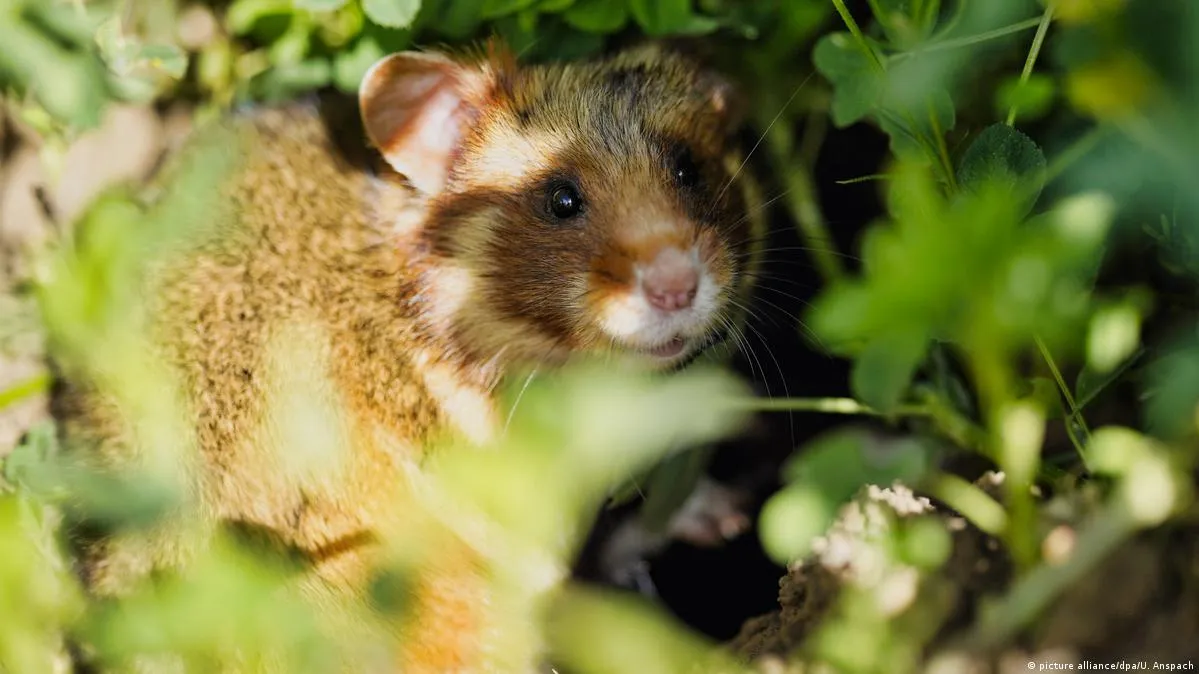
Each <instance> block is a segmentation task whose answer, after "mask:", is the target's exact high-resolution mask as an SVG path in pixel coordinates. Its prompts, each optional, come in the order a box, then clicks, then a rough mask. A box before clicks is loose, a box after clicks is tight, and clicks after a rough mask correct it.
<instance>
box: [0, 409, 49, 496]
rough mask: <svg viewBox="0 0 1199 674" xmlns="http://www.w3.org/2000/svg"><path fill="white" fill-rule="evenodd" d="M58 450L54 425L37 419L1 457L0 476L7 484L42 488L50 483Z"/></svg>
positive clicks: (35, 488)
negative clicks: (17, 443)
mask: <svg viewBox="0 0 1199 674" xmlns="http://www.w3.org/2000/svg"><path fill="white" fill-rule="evenodd" d="M58 453H59V446H58V434H57V432H56V430H55V427H54V424H53V423H52V422H41V423H39V424H37V425H36V426H34V427H33V428H31V429H29V432H28V433H26V434H25V438H24V439H22V440H21V443H20V444H19V445H17V446H16V447H14V448H13V450H12V452H10V453H9V454H8V456H6V457H4V461H3V463H0V477H3V478H4V481H5V482H7V483H8V484H10V485H14V486H19V487H24V488H26V489H29V490H30V491H35V492H40V491H44V490H45V489H47V488H48V487H49V486H51V484H52V480H53V476H54V474H55V470H56V467H55V464H54V461H55V459H56V457H57V456H58Z"/></svg>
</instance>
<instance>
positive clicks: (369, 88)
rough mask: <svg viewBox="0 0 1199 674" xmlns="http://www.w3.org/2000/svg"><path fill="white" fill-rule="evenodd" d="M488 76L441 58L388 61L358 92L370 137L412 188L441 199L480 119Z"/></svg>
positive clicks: (420, 55) (403, 55)
mask: <svg viewBox="0 0 1199 674" xmlns="http://www.w3.org/2000/svg"><path fill="white" fill-rule="evenodd" d="M485 77H486V76H485V74H484V72H483V71H482V70H480V69H479V68H477V67H473V66H467V65H462V64H460V63H457V62H455V61H452V60H451V59H449V58H447V57H445V56H442V55H441V54H436V53H431V52H412V51H409V52H400V53H398V54H392V55H391V56H387V57H385V58H383V59H382V60H380V61H379V62H378V63H376V64H375V65H373V66H371V68H370V70H368V71H367V73H366V76H365V77H364V78H363V79H362V86H361V87H360V88H359V90H358V104H359V108H360V110H361V114H362V122H363V126H364V127H365V129H366V134H367V136H368V137H369V138H370V141H371V143H372V144H373V145H374V146H375V147H377V148H378V149H379V151H380V152H381V153H382V154H383V158H384V159H385V160H387V163H388V164H390V165H391V167H392V168H394V169H395V170H396V171H398V172H399V173H400V174H402V175H403V176H404V177H406V178H407V179H408V182H409V183H411V184H412V186H413V187H415V188H416V189H418V190H420V191H421V192H424V193H426V194H436V193H438V192H440V191H441V190H442V188H444V187H445V182H446V178H447V177H448V176H449V172H450V165H451V162H452V161H453V157H454V154H455V153H456V152H457V150H458V148H459V146H460V144H461V142H462V138H463V136H464V131H465V129H466V127H467V125H469V124H470V123H471V121H472V120H473V119H474V118H475V116H476V115H477V112H478V104H479V103H478V102H479V101H481V100H482V96H481V92H482V90H483V88H484V86H485V84H486V83H485V81H484V80H485Z"/></svg>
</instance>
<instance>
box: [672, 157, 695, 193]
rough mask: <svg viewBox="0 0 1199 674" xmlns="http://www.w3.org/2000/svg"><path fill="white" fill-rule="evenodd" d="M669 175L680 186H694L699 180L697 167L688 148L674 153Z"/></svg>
mask: <svg viewBox="0 0 1199 674" xmlns="http://www.w3.org/2000/svg"><path fill="white" fill-rule="evenodd" d="M671 175H672V176H673V177H674V181H675V182H676V183H678V184H679V186H681V187H694V186H695V185H696V184H697V183H698V182H699V167H697V166H696V165H695V159H694V158H693V157H692V156H691V152H690V151H689V150H687V149H682V150H680V151H679V152H678V153H676V154H675V158H674V167H673V168H672V169H671Z"/></svg>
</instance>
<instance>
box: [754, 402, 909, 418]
mask: <svg viewBox="0 0 1199 674" xmlns="http://www.w3.org/2000/svg"><path fill="white" fill-rule="evenodd" d="M737 404H738V405H739V406H741V407H745V408H749V409H752V410H755V411H758V412H821V413H826V414H858V415H862V416H870V417H885V416H900V417H903V416H908V417H911V416H931V415H932V411H931V410H930V409H929V408H928V407H927V406H925V405H900V406H899V407H897V408H896V409H895V411H894V412H892V413H890V414H885V413H883V412H880V411H878V410H876V409H874V408H873V407H870V406H868V405H863V404H862V403H860V402H858V401H856V400H854V399H853V398H768V399H760V398H751V399H749V400H748V401H747V400H745V399H739V400H738V401H737Z"/></svg>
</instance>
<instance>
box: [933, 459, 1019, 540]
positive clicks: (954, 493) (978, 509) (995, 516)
mask: <svg viewBox="0 0 1199 674" xmlns="http://www.w3.org/2000/svg"><path fill="white" fill-rule="evenodd" d="M925 490H926V491H927V492H928V493H929V495H931V496H932V497H933V498H935V499H937V500H938V501H941V502H943V503H944V504H945V505H947V506H949V507H950V508H952V509H953V510H954V511H956V512H957V513H958V514H960V515H961V516H963V517H965V518H966V519H968V520H970V522H971V523H972V524H974V526H976V527H978V528H979V530H980V531H982V532H984V533H988V534H990V535H992V536H996V537H998V536H1002V535H1003V531H1004V529H1006V528H1007V513H1006V512H1004V510H1003V506H1002V505H1000V504H999V503H998V502H997V501H996V500H995V499H993V498H991V496H990V495H989V494H987V493H986V492H985V491H983V490H982V489H979V488H978V487H977V486H976V485H973V484H971V483H969V482H967V481H965V480H963V479H962V478H960V477H958V476H956V475H951V474H949V473H941V474H939V475H937V476H936V477H935V478H933V479H932V480H931V481H930V483H929V484H928V485H926V486H925Z"/></svg>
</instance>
